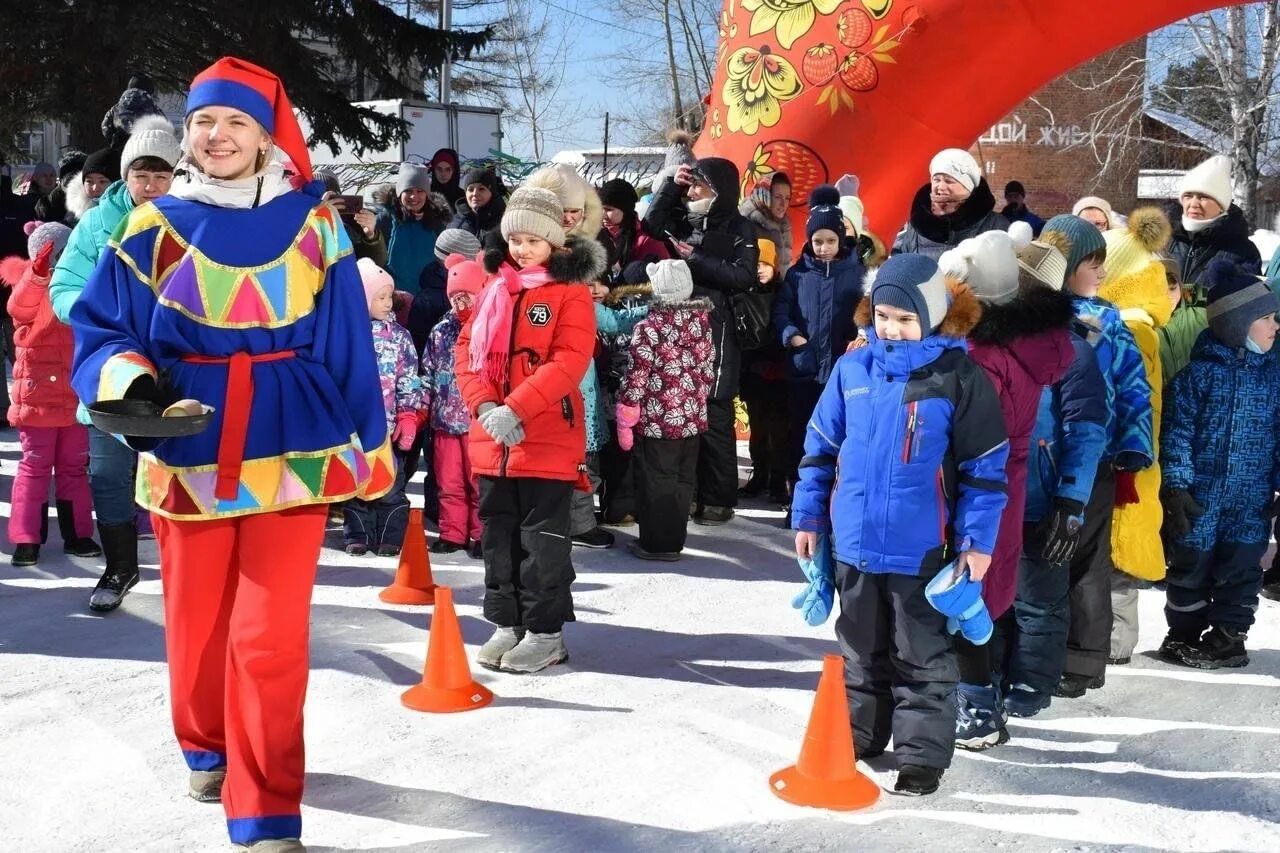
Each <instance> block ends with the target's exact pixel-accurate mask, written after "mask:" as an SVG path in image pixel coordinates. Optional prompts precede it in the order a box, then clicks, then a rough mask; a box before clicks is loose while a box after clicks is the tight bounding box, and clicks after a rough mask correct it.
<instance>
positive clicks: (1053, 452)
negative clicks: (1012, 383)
mask: <svg viewBox="0 0 1280 853" xmlns="http://www.w3.org/2000/svg"><path fill="white" fill-rule="evenodd" d="M1050 239H1051V240H1052V239H1053V238H1052V237H1050ZM1018 263H1019V267H1020V271H1019V275H1020V276H1022V277H1030V278H1034V279H1035V280H1036V281H1038V282H1039V283H1041V284H1043V285H1047V286H1049V287H1052V288H1054V289H1061V288H1062V286H1063V284H1064V280H1063V277H1064V273H1065V271H1066V263H1067V261H1066V257H1065V256H1064V254H1063V253H1062V252H1060V251H1059V249H1058V248H1057V247H1056V246H1050V245H1048V244H1046V243H1043V242H1036V243H1032V244H1031V245H1030V246H1028V247H1027V248H1026V249H1024V250H1022V252H1020V253H1019V257H1018ZM1071 332H1072V334H1071V347H1072V349H1073V350H1074V352H1075V358H1074V359H1073V360H1072V362H1071V367H1070V368H1068V370H1067V373H1066V375H1065V376H1063V377H1062V379H1060V380H1058V382H1057V384H1055V385H1052V386H1050V387H1048V388H1045V389H1044V392H1043V394H1041V396H1040V408H1039V410H1038V411H1037V413H1036V425H1035V429H1034V430H1033V431H1032V433H1031V458H1030V459H1029V460H1028V464H1027V505H1026V511H1025V513H1024V515H1023V534H1022V561H1021V564H1020V566H1019V572H1018V594H1017V596H1016V598H1014V602H1013V617H1014V621H1013V625H1012V626H1011V628H1012V630H1009V631H1008V635H1007V640H1006V649H1005V655H1006V661H1005V669H1004V672H1005V679H1006V681H1007V682H1008V685H1009V687H1008V689H1007V690H1006V691H1005V697H1004V707H1005V710H1006V711H1007V712H1008V713H1009V714H1012V715H1013V716H1015V717H1034V716H1035V715H1036V714H1038V713H1040V712H1041V711H1043V710H1044V709H1045V708H1047V707H1049V703H1050V702H1051V701H1052V694H1053V690H1054V688H1055V687H1057V685H1058V681H1059V679H1060V678H1061V677H1062V666H1063V662H1064V661H1063V657H1064V652H1065V651H1066V647H1067V628H1068V624H1069V623H1068V618H1069V617H1068V612H1067V604H1068V598H1069V596H1070V573H1069V572H1068V570H1067V568H1066V566H1067V565H1068V564H1070V563H1071V560H1072V557H1073V556H1074V555H1075V552H1076V549H1077V548H1078V547H1079V544H1080V540H1081V539H1082V538H1084V534H1086V533H1089V532H1090V531H1089V530H1088V527H1087V523H1091V524H1093V525H1094V526H1097V525H1098V524H1100V523H1102V522H1103V521H1104V520H1105V519H1106V518H1110V515H1111V514H1110V513H1109V512H1108V513H1103V514H1101V515H1102V516H1104V517H1099V513H1086V512H1085V505H1086V504H1088V503H1089V498H1090V496H1091V495H1092V493H1093V480H1094V476H1095V474H1096V473H1097V470H1098V464H1099V462H1100V461H1101V459H1102V455H1103V452H1104V451H1105V450H1106V445H1107V420H1108V414H1107V413H1108V409H1107V399H1106V382H1105V380H1104V379H1103V377H1102V371H1100V370H1099V369H1098V358H1097V355H1096V354H1095V353H1094V351H1093V347H1091V346H1090V345H1089V343H1088V342H1087V341H1086V340H1085V337H1086V336H1087V335H1088V333H1089V328H1088V327H1087V326H1084V325H1083V324H1081V323H1080V322H1079V321H1078V320H1077V321H1076V323H1075V324H1074V325H1073V327H1072V329H1071Z"/></svg>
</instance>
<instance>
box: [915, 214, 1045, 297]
mask: <svg viewBox="0 0 1280 853" xmlns="http://www.w3.org/2000/svg"><path fill="white" fill-rule="evenodd" d="M1016 236H1020V235H1010V234H1009V233H1007V232H1005V231H987V232H985V233H982V234H979V235H978V236H977V237H970V238H969V239H968V240H963V241H961V243H960V245H959V246H956V247H955V248H954V249H948V250H947V251H945V252H943V253H942V257H940V258H938V269H940V270H942V272H943V274H944V275H948V276H951V277H952V278H955V279H959V280H960V281H963V282H964V283H965V284H967V285H969V287H971V288H973V293H974V295H975V296H977V297H978V299H980V300H981V301H983V302H990V303H992V304H993V305H1002V304H1004V303H1005V302H1008V301H1010V300H1011V299H1013V298H1014V297H1015V296H1017V295H1018V255H1017V252H1018V250H1019V249H1021V248H1022V247H1024V246H1026V245H1027V244H1028V243H1030V242H1031V235H1030V233H1029V232H1028V233H1027V234H1026V240H1025V242H1023V241H1022V240H1019V241H1018V242H1017V243H1015V237H1016Z"/></svg>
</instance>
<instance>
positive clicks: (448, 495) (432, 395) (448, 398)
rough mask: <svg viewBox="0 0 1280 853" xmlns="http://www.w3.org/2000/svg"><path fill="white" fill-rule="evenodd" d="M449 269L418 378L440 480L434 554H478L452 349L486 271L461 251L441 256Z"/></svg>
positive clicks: (464, 414) (475, 496)
mask: <svg viewBox="0 0 1280 853" xmlns="http://www.w3.org/2000/svg"><path fill="white" fill-rule="evenodd" d="M444 263H445V267H446V268H447V269H448V271H449V272H448V285H447V288H446V290H445V293H446V294H447V295H448V297H449V313H448V314H445V315H444V319H442V320H441V321H440V322H439V323H437V324H436V326H435V328H434V329H432V330H431V337H430V338H429V339H428V340H427V345H426V347H425V348H424V349H423V352H422V377H423V383H424V385H425V390H426V397H427V401H428V406H429V408H430V416H431V429H432V430H433V432H434V435H435V439H434V445H433V450H434V453H435V455H434V463H435V475H436V482H437V483H438V484H439V485H440V538H439V539H437V540H436V541H435V542H434V543H432V545H431V551H432V553H434V554H451V553H453V552H455V551H460V550H462V549H463V548H467V549H468V551H469V552H470V555H471V556H472V557H474V558H476V559H480V557H481V553H480V493H479V491H478V490H477V484H476V480H475V477H473V476H472V475H471V457H470V455H469V454H468V453H467V433H468V432H469V431H470V430H471V415H470V413H469V412H468V411H467V404H466V402H465V401H464V400H463V399H462V395H461V394H460V393H459V392H458V383H457V381H456V379H455V377H454V369H453V365H454V349H455V348H456V345H457V343H458V334H459V333H460V332H461V331H462V327H463V325H464V324H465V323H466V322H467V321H469V320H470V319H471V311H472V308H473V307H474V305H475V299H476V297H477V296H478V295H479V294H480V290H481V288H483V286H484V283H485V281H486V280H487V279H488V275H487V274H486V273H485V271H484V267H483V265H481V264H480V262H478V261H471V260H467V259H466V258H465V257H463V256H462V255H450V256H449V257H448V258H446V259H445V262H444Z"/></svg>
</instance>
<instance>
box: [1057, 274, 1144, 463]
mask: <svg viewBox="0 0 1280 853" xmlns="http://www.w3.org/2000/svg"><path fill="white" fill-rule="evenodd" d="M1071 301H1072V303H1073V304H1074V305H1075V308H1076V320H1077V322H1078V324H1083V326H1084V327H1085V329H1086V332H1087V337H1086V340H1088V342H1089V343H1090V344H1091V345H1092V346H1093V351H1094V354H1095V355H1097V357H1098V369H1099V370H1101V371H1102V378H1103V381H1104V383H1105V388H1106V394H1107V414H1108V421H1107V450H1106V454H1105V455H1104V456H1103V458H1104V459H1106V460H1109V461H1113V462H1114V463H1115V464H1116V466H1117V467H1119V468H1123V469H1125V470H1128V471H1141V470H1143V469H1144V468H1149V467H1150V466H1151V463H1152V462H1154V461H1155V458H1156V456H1155V439H1154V437H1153V436H1152V429H1151V423H1152V421H1151V383H1150V382H1149V381H1148V380H1147V368H1146V367H1145V366H1144V365H1143V363H1142V352H1141V351H1140V350H1139V349H1138V344H1137V342H1136V341H1135V340H1134V339H1133V333H1132V332H1130V331H1129V327H1128V326H1126V325H1125V324H1124V320H1122V319H1121V318H1120V311H1119V310H1118V309H1117V308H1116V306H1114V305H1112V304H1111V303H1110V302H1108V301H1107V300H1105V299H1099V298H1097V297H1094V298H1092V299H1085V298H1083V297H1080V296H1077V297H1074V298H1073V299H1072V300H1071Z"/></svg>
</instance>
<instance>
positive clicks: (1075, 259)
mask: <svg viewBox="0 0 1280 853" xmlns="http://www.w3.org/2000/svg"><path fill="white" fill-rule="evenodd" d="M1045 234H1061V235H1062V236H1063V237H1066V238H1067V244H1068V245H1067V246H1066V247H1065V248H1066V251H1064V252H1063V254H1064V255H1066V256H1067V278H1071V276H1072V275H1074V274H1075V271H1076V268H1077V267H1079V266H1080V262H1081V261H1083V260H1084V259H1085V258H1087V257H1089V256H1090V255H1092V254H1093V253H1094V252H1097V251H1098V250H1103V251H1105V250H1106V248H1107V241H1106V240H1104V239H1102V232H1101V231H1099V230H1098V229H1097V227H1095V226H1094V225H1093V223H1091V222H1087V221H1085V220H1083V219H1081V218H1080V217H1079V216H1072V215H1071V214H1069V213H1060V214H1058V215H1057V216H1055V217H1053V218H1052V219H1050V220H1049V221H1048V222H1046V223H1045V224H1044V228H1043V229H1041V231H1040V239H1041V240H1044V235H1045ZM1060 248H1061V247H1060Z"/></svg>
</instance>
